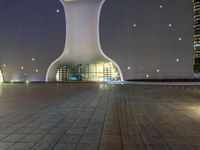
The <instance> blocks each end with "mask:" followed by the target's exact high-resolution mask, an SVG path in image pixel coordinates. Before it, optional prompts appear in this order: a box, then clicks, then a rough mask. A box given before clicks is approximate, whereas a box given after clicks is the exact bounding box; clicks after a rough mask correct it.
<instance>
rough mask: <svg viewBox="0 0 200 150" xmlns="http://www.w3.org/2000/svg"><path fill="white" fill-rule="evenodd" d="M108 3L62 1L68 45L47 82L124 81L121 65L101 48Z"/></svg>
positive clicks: (101, 1) (54, 64) (51, 69)
mask: <svg viewBox="0 0 200 150" xmlns="http://www.w3.org/2000/svg"><path fill="white" fill-rule="evenodd" d="M104 1H105V0H61V3H62V4H63V7H64V11H65V20H66V38H65V40H66V42H65V48H64V51H63V53H62V55H61V56H60V57H59V58H58V59H56V60H55V61H54V62H53V63H52V64H51V65H50V67H49V68H48V71H47V74H46V81H47V82H48V81H56V77H57V81H67V80H83V79H82V78H84V80H87V81H108V80H123V75H122V72H121V69H120V67H119V65H118V64H117V63H116V62H115V61H113V60H112V59H110V58H109V57H107V56H106V55H105V54H104V53H103V51H102V49H101V46H100V41H99V19H100V11H101V7H102V5H103V3H104Z"/></svg>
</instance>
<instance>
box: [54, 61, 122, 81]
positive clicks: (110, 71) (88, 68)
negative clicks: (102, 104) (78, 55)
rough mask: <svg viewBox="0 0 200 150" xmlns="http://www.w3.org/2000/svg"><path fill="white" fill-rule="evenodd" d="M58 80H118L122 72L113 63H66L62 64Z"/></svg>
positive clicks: (57, 76)
mask: <svg viewBox="0 0 200 150" xmlns="http://www.w3.org/2000/svg"><path fill="white" fill-rule="evenodd" d="M56 80H57V81H59V82H65V81H118V80H120V74H119V72H118V70H117V68H116V67H115V66H114V65H113V64H112V63H95V64H66V65H63V66H60V68H59V69H58V72H57V74H56Z"/></svg>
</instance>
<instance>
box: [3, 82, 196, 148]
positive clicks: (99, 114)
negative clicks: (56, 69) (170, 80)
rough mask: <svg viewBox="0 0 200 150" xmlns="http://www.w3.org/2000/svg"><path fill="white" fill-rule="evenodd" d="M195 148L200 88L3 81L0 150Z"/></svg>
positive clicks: (190, 86)
mask: <svg viewBox="0 0 200 150" xmlns="http://www.w3.org/2000/svg"><path fill="white" fill-rule="evenodd" d="M29 149H30V150H198V149H200V87H199V86H198V85H196V86H192V85H188V86H186V85H184V86H183V85H179V86H176V85H172V86H168V85H137V84H97V83H65V84H56V83H49V84H40V83H31V84H29V85H26V84H2V85H0V150H29Z"/></svg>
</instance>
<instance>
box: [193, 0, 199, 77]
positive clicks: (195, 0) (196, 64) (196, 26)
mask: <svg viewBox="0 0 200 150" xmlns="http://www.w3.org/2000/svg"><path fill="white" fill-rule="evenodd" d="M193 4H194V53H195V61H194V72H195V74H196V75H197V74H199V72H200V0H193Z"/></svg>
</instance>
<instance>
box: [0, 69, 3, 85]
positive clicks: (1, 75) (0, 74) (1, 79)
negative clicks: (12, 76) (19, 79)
mask: <svg viewBox="0 0 200 150" xmlns="http://www.w3.org/2000/svg"><path fill="white" fill-rule="evenodd" d="M2 82H3V74H2V71H1V69H0V83H2Z"/></svg>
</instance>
